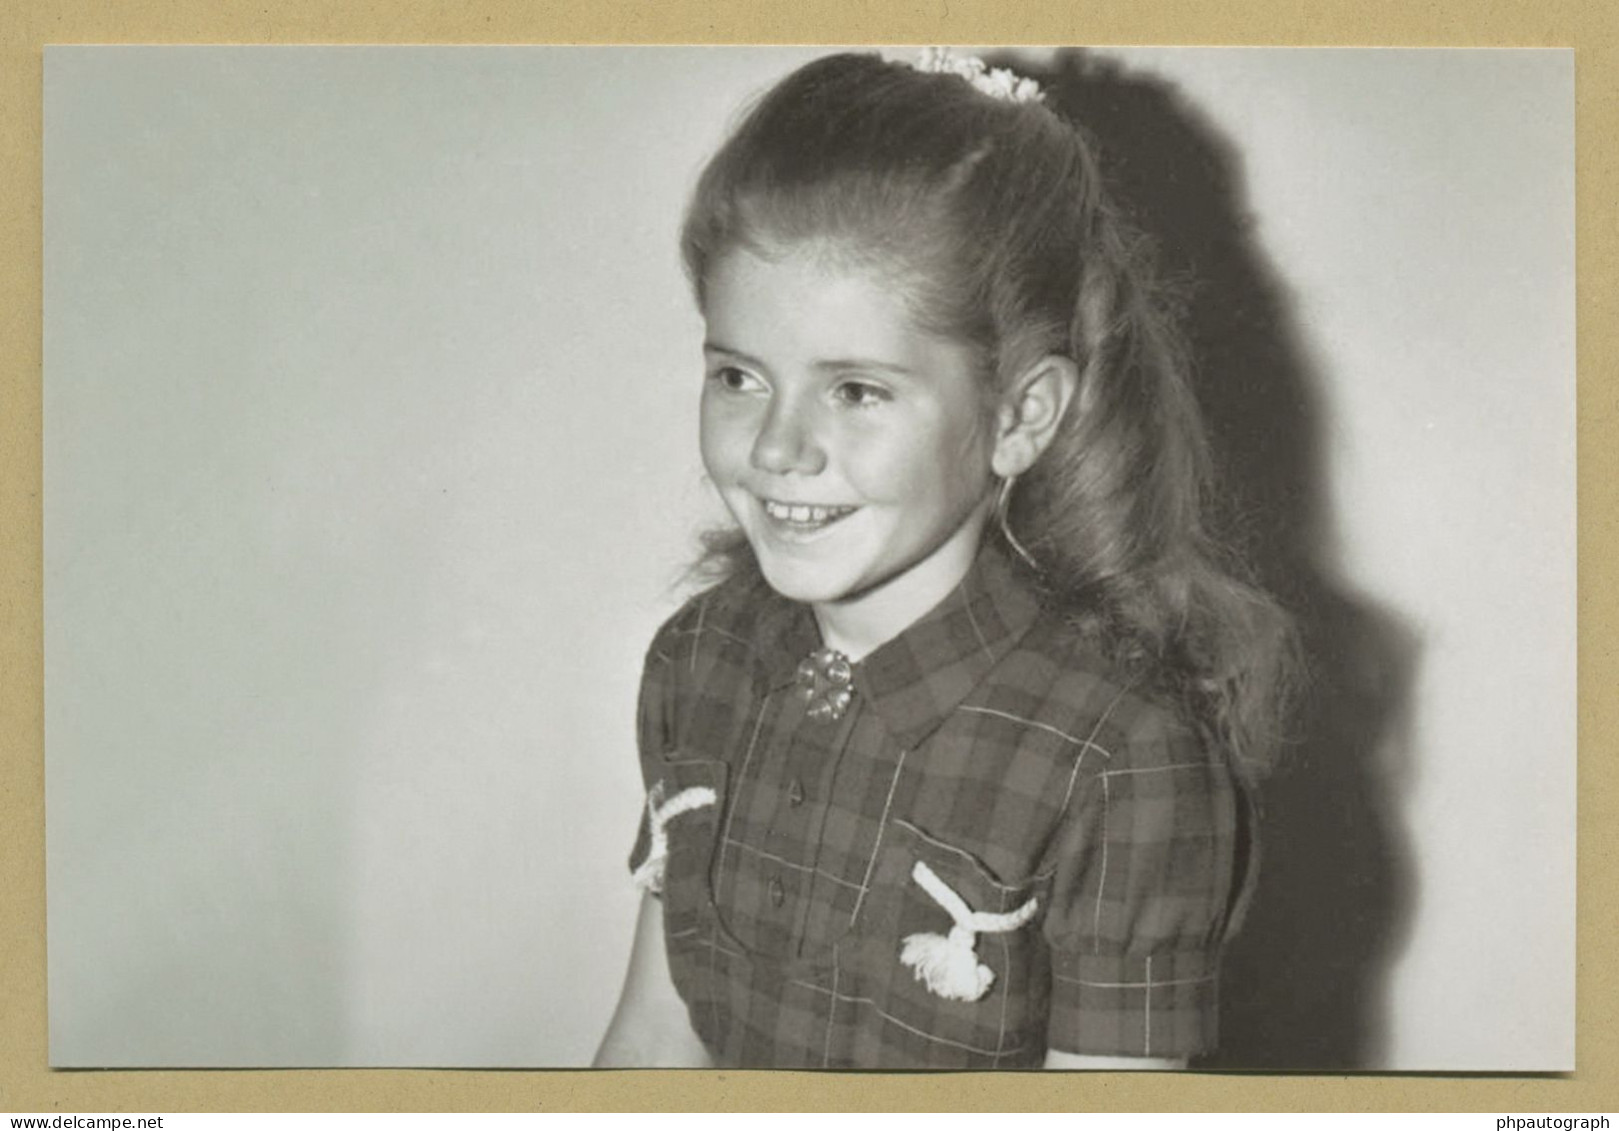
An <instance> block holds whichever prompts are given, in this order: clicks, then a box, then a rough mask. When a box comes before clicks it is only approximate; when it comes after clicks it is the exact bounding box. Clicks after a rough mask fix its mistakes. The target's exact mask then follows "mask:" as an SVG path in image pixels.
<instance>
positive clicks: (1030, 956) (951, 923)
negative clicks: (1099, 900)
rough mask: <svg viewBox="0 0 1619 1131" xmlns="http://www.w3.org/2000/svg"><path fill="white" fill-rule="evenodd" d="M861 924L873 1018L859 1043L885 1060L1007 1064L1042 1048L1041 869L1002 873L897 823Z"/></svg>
mask: <svg viewBox="0 0 1619 1131" xmlns="http://www.w3.org/2000/svg"><path fill="white" fill-rule="evenodd" d="M872 888H873V890H872V894H871V904H870V907H869V916H868V918H867V919H866V920H865V922H864V924H863V925H862V927H861V929H860V936H861V942H860V952H861V968H862V969H861V973H862V978H861V981H862V983H863V985H862V990H861V993H862V996H863V997H865V998H866V999H868V1000H869V1001H870V1003H871V1006H872V1008H875V1009H877V1010H878V1011H879V1012H880V1013H881V1015H882V1020H883V1022H884V1024H883V1025H882V1026H881V1027H880V1029H881V1036H880V1046H879V1047H872V1048H870V1049H868V1050H866V1053H867V1055H868V1056H870V1057H872V1058H874V1060H875V1061H877V1062H881V1063H885V1064H892V1065H895V1066H900V1065H906V1064H915V1065H927V1066H932V1067H959V1068H975V1067H985V1068H988V1067H1010V1066H1018V1065H1023V1064H1038V1063H1039V1062H1040V1060H1041V1059H1042V1058H1043V1056H1044V1052H1045V1027H1046V1016H1047V1011H1048V1005H1049V998H1050V987H1051V972H1050V959H1049V954H1048V952H1047V949H1046V945H1045V942H1044V940H1043V938H1042V936H1041V932H1040V923H1041V921H1042V920H1043V918H1044V916H1045V913H1046V905H1047V903H1048V902H1049V897H1050V892H1051V877H1050V875H1049V874H1048V875H1042V876H1035V877H1031V878H1029V879H1026V880H1023V881H1021V882H1018V883H1010V884H1009V883H1004V882H1002V881H1001V880H1000V879H999V878H997V877H996V876H994V875H993V874H992V873H991V872H990V871H989V870H988V869H987V868H985V867H984V865H983V864H982V863H981V862H980V861H979V860H978V859H977V858H976V857H974V856H973V855H972V854H971V853H969V852H966V851H964V850H963V849H960V848H957V847H955V846H954V845H951V844H949V843H947V842H945V841H943V840H940V839H938V838H937V837H934V836H931V835H929V834H928V833H926V832H924V831H922V830H921V829H919V828H917V827H916V826H914V825H912V824H910V823H908V822H905V821H894V822H892V823H891V824H890V825H889V828H888V830H887V831H886V833H885V837H884V844H883V847H882V850H881V852H880V854H879V859H878V863H877V870H876V874H875V875H874V877H873V885H872Z"/></svg>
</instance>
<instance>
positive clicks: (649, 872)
mask: <svg viewBox="0 0 1619 1131" xmlns="http://www.w3.org/2000/svg"><path fill="white" fill-rule="evenodd" d="M677 619H678V618H677ZM677 631H678V630H677V627H676V623H675V620H671V621H670V622H669V623H668V624H665V625H664V626H663V628H661V629H660V630H659V631H658V634H657V635H656V636H655V637H653V640H652V644H651V646H650V647H648V649H647V653H646V659H645V661H644V662H643V663H642V666H641V690H640V693H639V695H638V697H637V704H636V722H635V740H636V747H637V750H638V751H639V754H640V763H641V779H642V783H643V785H644V786H645V788H646V790H647V801H646V802H645V803H643V804H642V806H641V821H640V826H639V828H638V829H637V832H636V835H635V846H634V848H632V849H631V851H630V861H629V863H630V873H631V875H632V876H633V877H634V878H635V881H636V884H637V886H639V887H641V888H642V889H643V890H645V891H647V892H649V893H651V894H653V895H657V894H659V892H660V889H661V887H662V884H661V882H660V877H658V876H657V875H656V870H657V865H656V862H655V861H653V860H651V859H650V858H651V856H652V855H653V849H654V846H655V845H654V842H655V840H657V839H660V838H656V837H655V836H654V833H653V822H652V816H653V813H654V811H655V809H656V802H657V800H658V799H657V798H656V797H655V796H654V792H655V790H656V789H657V787H658V784H659V778H658V769H657V766H658V762H659V760H660V759H661V757H662V755H663V754H664V752H665V751H667V750H668V749H669V748H670V746H671V745H672V744H673V743H674V718H673V714H674V702H675V695H676V691H677V689H676V686H675V676H676V671H675V667H676V665H675V664H674V663H673V649H674V640H675V637H676V634H677Z"/></svg>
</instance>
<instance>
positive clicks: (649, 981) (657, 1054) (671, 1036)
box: [591, 895, 713, 1068]
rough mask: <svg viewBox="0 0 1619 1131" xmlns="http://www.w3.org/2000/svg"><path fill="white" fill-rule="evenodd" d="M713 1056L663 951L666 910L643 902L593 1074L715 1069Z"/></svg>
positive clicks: (648, 900) (655, 903)
mask: <svg viewBox="0 0 1619 1131" xmlns="http://www.w3.org/2000/svg"><path fill="white" fill-rule="evenodd" d="M712 1066H713V1061H712V1060H710V1058H709V1055H708V1050H707V1049H705V1048H704V1047H703V1043H702V1041H700V1040H698V1039H697V1034H696V1033H694V1032H693V1031H692V1028H691V1021H690V1019H689V1018H688V1017H687V1015H686V1003H685V1002H683V1001H681V1000H680V995H679V994H678V993H676V992H675V983H674V979H673V978H672V977H671V976H670V974H669V955H668V952H667V951H665V950H664V945H663V904H661V903H659V902H658V901H657V900H656V899H654V898H653V897H652V896H650V895H648V896H643V897H642V898H641V912H640V914H639V915H638V916H637V917H636V920H635V942H634V943H633V944H632V945H631V947H630V966H629V970H628V971H627V972H626V973H625V975H624V990H623V992H622V993H620V994H619V997H618V1008H617V1009H615V1010H614V1011H613V1019H612V1021H610V1022H608V1024H607V1033H606V1035H605V1036H603V1037H602V1043H601V1047H600V1048H598V1049H597V1050H596V1059H595V1060H594V1061H592V1062H591V1067H593V1068H710V1067H712Z"/></svg>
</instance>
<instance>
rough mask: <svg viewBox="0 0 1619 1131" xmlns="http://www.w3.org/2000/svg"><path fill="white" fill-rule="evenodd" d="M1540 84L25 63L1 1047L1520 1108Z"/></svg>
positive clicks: (1173, 51)
mask: <svg viewBox="0 0 1619 1131" xmlns="http://www.w3.org/2000/svg"><path fill="white" fill-rule="evenodd" d="M1574 76H1575V66H1574V54H1573V52H1572V51H1569V50H1561V49H1467V50H1462V49H1440V48H1427V49H1390V48H1380V49H1371V48H1364V49H1348V48H1207V47H1204V48H1191V47H1150V48H1149V47H1085V46H1055V47H1054V46H1042V47H1026V48H1006V47H995V48H982V47H974V46H971V45H964V46H956V47H945V46H932V47H923V46H896V47H882V48H877V47H850V48H842V47H836V46H820V47H760V46H751V47H742V46H737V47H563V46H548V47H492V46H480V47H447V46H440V47H426V46H424V47H380V46H379V47H354V46H348V47H335V46H334V47H302V46H300V47H285V46H283V47H270V46H191V47H159V46H149V47H142V46H55V47H49V48H47V49H46V51H45V56H44V79H45V85H44V107H45V113H44V135H43V136H44V218H43V219H44V245H43V255H44V285H43V298H44V305H43V311H44V370H43V381H44V384H43V407H44V417H43V448H44V468H43V475H44V478H43V483H44V558H43V565H44V596H45V635H44V646H45V704H44V726H45V816H46V827H45V835H46V909H47V918H46V945H47V952H48V953H47V957H48V964H47V970H48V987H47V989H48V1016H49V1054H50V1065H51V1067H53V1068H58V1069H66V1068H73V1069H77V1068H234V1067H240V1068H247V1067H265V1068H270V1067H281V1068H285V1067H310V1068H317V1067H444V1068H473V1067H487V1068H583V1067H595V1068H599V1069H603V1070H614V1069H620V1068H636V1067H674V1068H683V1067H684V1068H709V1067H713V1068H759V1069H827V1070H844V1071H859V1070H872V1069H923V1070H928V1069H932V1070H970V1071H978V1070H999V1069H1013V1070H1035V1069H1041V1068H1046V1069H1056V1070H1074V1069H1093V1070H1094V1069H1105V1070H1126V1069H1143V1070H1161V1071H1171V1072H1174V1071H1193V1072H1199V1071H1204V1072H1230V1071H1237V1072H1332V1073H1343V1072H1367V1073H1390V1072H1470V1073H1471V1072H1480V1073H1514V1074H1526V1073H1560V1072H1571V1071H1572V1070H1573V1068H1574V1065H1575V845H1576V820H1575V818H1576V793H1575V782H1576V690H1577V688H1576V623H1577V621H1576V612H1577V610H1576V587H1575V547H1576V533H1577V531H1576V507H1575V502H1576V491H1575V488H1576V477H1575V352H1574V351H1575V273H1574V267H1575V219H1574V178H1575V160H1574V158H1575V146H1574Z"/></svg>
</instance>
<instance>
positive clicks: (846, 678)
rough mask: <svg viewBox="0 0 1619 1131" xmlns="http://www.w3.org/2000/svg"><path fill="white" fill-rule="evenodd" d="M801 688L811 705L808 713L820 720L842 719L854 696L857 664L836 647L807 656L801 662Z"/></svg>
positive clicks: (799, 671) (799, 686)
mask: <svg viewBox="0 0 1619 1131" xmlns="http://www.w3.org/2000/svg"><path fill="white" fill-rule="evenodd" d="M797 678H798V688H799V690H800V691H802V692H803V693H804V701H805V702H806V703H808V704H809V707H808V708H807V709H806V710H805V714H807V715H809V717H810V718H812V719H814V720H815V721H816V722H819V723H829V722H832V721H833V720H834V719H841V718H842V717H843V712H845V711H847V710H848V709H849V702H850V700H852V699H853V698H854V688H853V687H851V686H850V684H851V683H853V682H854V665H853V664H851V663H850V662H849V657H847V656H845V655H844V654H843V653H842V652H839V651H837V650H836V649H833V648H822V649H820V650H819V651H816V652H811V653H810V654H809V655H808V656H805V657H804V659H803V660H802V661H800V663H799V665H798V677H797Z"/></svg>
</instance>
